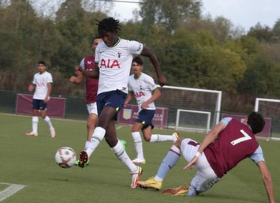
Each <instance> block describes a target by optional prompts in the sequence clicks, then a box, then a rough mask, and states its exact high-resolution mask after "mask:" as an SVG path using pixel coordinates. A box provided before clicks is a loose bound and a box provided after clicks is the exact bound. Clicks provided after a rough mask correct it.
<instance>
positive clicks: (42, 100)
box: [25, 61, 55, 138]
mask: <svg viewBox="0 0 280 203" xmlns="http://www.w3.org/2000/svg"><path fill="white" fill-rule="evenodd" d="M52 83H53V79H52V75H51V74H50V73H49V72H47V71H46V63H45V62H44V61H39V62H38V73H36V74H35V75H34V77H33V81H32V84H30V85H29V86H28V91H29V92H32V91H33V90H34V89H35V88H36V89H35V93H34V95H33V101H32V114H33V116H32V132H30V133H26V134H25V135H26V136H38V122H39V116H41V117H42V119H44V121H46V123H47V124H48V126H49V128H50V132H51V137H52V138H54V137H55V129H54V128H53V126H52V122H51V120H50V118H49V117H48V116H47V103H48V102H49V100H50V94H51V89H52Z"/></svg>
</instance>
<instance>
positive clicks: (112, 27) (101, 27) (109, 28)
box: [96, 17, 122, 33]
mask: <svg viewBox="0 0 280 203" xmlns="http://www.w3.org/2000/svg"><path fill="white" fill-rule="evenodd" d="M96 21H97V25H98V33H100V32H102V31H105V32H116V33H117V32H118V31H119V30H121V27H122V26H121V25H120V22H119V21H118V20H116V19H114V18H112V17H109V18H104V19H103V20H101V21H99V20H96Z"/></svg>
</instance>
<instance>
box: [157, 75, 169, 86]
mask: <svg viewBox="0 0 280 203" xmlns="http://www.w3.org/2000/svg"><path fill="white" fill-rule="evenodd" d="M166 82H167V80H166V77H164V76H163V75H161V76H159V77H158V84H159V85H160V86H161V87H163V86H164V85H165V84H166Z"/></svg>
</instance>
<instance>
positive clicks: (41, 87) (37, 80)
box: [32, 71, 53, 100]
mask: <svg viewBox="0 0 280 203" xmlns="http://www.w3.org/2000/svg"><path fill="white" fill-rule="evenodd" d="M52 82H53V79H52V75H51V74H50V73H49V72H47V71H45V72H44V73H43V74H40V73H36V74H35V75H34V77H33V81H32V83H33V84H34V85H36V89H35V93H34V95H33V99H40V100H44V99H45V98H46V96H47V93H48V85H47V84H48V83H52Z"/></svg>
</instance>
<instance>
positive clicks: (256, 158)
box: [250, 146, 265, 164]
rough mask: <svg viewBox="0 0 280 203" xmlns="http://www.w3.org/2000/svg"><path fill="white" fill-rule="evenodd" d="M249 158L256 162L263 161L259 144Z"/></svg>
mask: <svg viewBox="0 0 280 203" xmlns="http://www.w3.org/2000/svg"><path fill="white" fill-rule="evenodd" d="M250 159H251V160H252V161H253V162H254V163H256V164H257V163H259V162H260V161H265V160H264V156H263V151H262V148H261V146H259V147H258V148H257V149H256V151H255V152H254V154H253V155H252V156H250Z"/></svg>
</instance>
